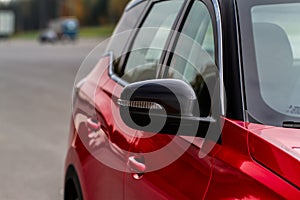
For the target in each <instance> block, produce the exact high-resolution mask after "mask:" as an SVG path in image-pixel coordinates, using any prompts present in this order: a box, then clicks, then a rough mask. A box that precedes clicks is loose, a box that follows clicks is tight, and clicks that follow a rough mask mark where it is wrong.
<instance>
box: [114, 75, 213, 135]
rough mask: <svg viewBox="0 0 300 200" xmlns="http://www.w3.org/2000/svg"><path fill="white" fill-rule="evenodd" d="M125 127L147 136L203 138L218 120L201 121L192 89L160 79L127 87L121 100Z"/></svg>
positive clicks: (170, 80)
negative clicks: (172, 135)
mask: <svg viewBox="0 0 300 200" xmlns="http://www.w3.org/2000/svg"><path fill="white" fill-rule="evenodd" d="M118 104H119V105H120V115H121V118H122V120H123V121H124V123H125V124H126V125H127V126H129V127H131V128H133V129H136V130H142V131H146V132H154V133H165V134H179V135H191V136H196V135H201V136H203V131H205V130H207V127H208V125H209V124H210V123H214V122H215V120H214V119H212V118H210V117H207V118H201V117H200V111H199V104H198V100H197V96H196V94H195V92H194V90H193V89H192V87H191V86H190V85H188V84H187V83H185V82H184V81H181V80H176V79H157V80H147V81H141V82H136V83H132V84H129V85H127V86H126V87H125V88H124V90H123V92H122V94H121V97H120V99H119V100H118Z"/></svg>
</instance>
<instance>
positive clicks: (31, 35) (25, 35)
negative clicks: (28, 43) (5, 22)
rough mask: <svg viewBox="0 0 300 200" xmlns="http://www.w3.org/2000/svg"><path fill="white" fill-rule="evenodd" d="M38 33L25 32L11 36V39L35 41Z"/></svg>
mask: <svg viewBox="0 0 300 200" xmlns="http://www.w3.org/2000/svg"><path fill="white" fill-rule="evenodd" d="M38 35H39V34H38V32H37V31H26V32H20V33H17V34H15V35H13V36H12V38H13V39H26V40H31V39H37V38H38Z"/></svg>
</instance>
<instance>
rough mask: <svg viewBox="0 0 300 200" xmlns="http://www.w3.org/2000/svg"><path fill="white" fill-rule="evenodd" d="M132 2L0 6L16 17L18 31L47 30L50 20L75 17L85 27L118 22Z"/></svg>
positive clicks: (39, 1) (46, 0) (51, 0)
mask: <svg viewBox="0 0 300 200" xmlns="http://www.w3.org/2000/svg"><path fill="white" fill-rule="evenodd" d="M128 2H129V0H22V1H11V3H9V4H0V11H1V10H12V11H14V13H15V15H16V29H17V30H36V29H42V28H45V27H47V25H48V23H49V21H50V20H52V19H55V18H59V17H63V16H75V17H76V18H78V20H79V21H80V25H81V26H96V25H103V24H109V23H110V24H111V23H116V21H117V20H118V19H119V18H120V16H121V14H122V12H123V9H124V8H125V6H126V4H127V3H128Z"/></svg>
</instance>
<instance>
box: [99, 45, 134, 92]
mask: <svg viewBox="0 0 300 200" xmlns="http://www.w3.org/2000/svg"><path fill="white" fill-rule="evenodd" d="M105 56H109V66H108V75H109V77H110V78H111V79H112V80H114V81H115V82H117V83H118V84H120V85H121V86H126V85H128V83H127V82H126V81H124V80H122V79H121V78H120V77H119V76H118V75H116V74H115V73H114V56H113V52H112V51H109V52H107V53H105V54H104V55H103V57H105Z"/></svg>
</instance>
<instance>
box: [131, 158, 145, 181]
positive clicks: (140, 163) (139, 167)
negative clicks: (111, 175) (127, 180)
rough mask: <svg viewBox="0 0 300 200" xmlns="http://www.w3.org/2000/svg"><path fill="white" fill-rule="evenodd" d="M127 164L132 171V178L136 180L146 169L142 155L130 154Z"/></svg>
mask: <svg viewBox="0 0 300 200" xmlns="http://www.w3.org/2000/svg"><path fill="white" fill-rule="evenodd" d="M127 165H128V167H129V168H130V169H131V170H132V171H133V172H134V174H133V178H134V179H137V180H138V179H141V178H142V177H143V175H144V173H145V172H146V169H147V167H146V165H145V158H144V157H143V156H130V157H129V158H128V162H127Z"/></svg>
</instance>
